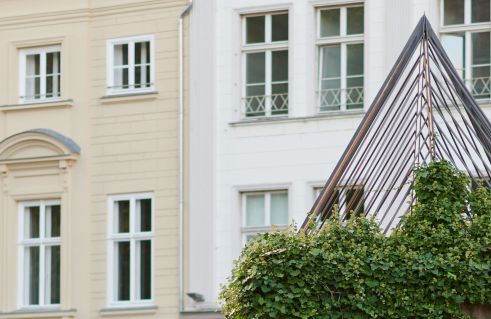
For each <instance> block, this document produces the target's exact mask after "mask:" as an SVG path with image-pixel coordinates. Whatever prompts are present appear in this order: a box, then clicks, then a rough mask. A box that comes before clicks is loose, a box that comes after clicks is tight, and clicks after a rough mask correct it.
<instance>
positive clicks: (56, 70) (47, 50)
mask: <svg viewBox="0 0 491 319" xmlns="http://www.w3.org/2000/svg"><path fill="white" fill-rule="evenodd" d="M19 60H20V68H19V69H20V76H19V79H20V83H19V94H20V102H19V103H37V102H44V101H52V100H59V99H60V98H61V46H59V45H54V46H49V47H42V48H33V49H23V50H20V59H19Z"/></svg>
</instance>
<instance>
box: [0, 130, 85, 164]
mask: <svg viewBox="0 0 491 319" xmlns="http://www.w3.org/2000/svg"><path fill="white" fill-rule="evenodd" d="M79 154H80V147H79V146H78V145H77V144H76V143H75V142H74V141H73V140H72V139H70V138H68V137H66V136H63V135H61V134H60V133H57V132H55V131H52V130H49V129H34V130H29V131H25V132H22V133H18V134H14V135H12V136H9V137H7V138H6V139H4V140H3V141H1V142H0V162H2V163H4V164H9V163H16V162H39V161H52V160H76V159H77V158H78V156H79Z"/></svg>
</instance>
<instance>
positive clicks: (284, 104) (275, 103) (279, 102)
mask: <svg viewBox="0 0 491 319" xmlns="http://www.w3.org/2000/svg"><path fill="white" fill-rule="evenodd" d="M243 100H244V117H247V118H249V117H268V116H285V115H288V93H282V94H272V95H254V96H246V97H245V98H244V99H243Z"/></svg>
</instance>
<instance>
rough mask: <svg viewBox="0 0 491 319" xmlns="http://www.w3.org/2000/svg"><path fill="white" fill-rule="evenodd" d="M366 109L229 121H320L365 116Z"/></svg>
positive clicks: (231, 124)
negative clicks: (304, 115)
mask: <svg viewBox="0 0 491 319" xmlns="http://www.w3.org/2000/svg"><path fill="white" fill-rule="evenodd" d="M365 113H366V112H365V111H363V110H362V111H343V112H332V113H324V114H319V115H315V116H306V117H272V118H261V119H251V120H248V119H247V120H242V121H240V122H232V123H228V125H230V126H248V125H261V124H272V123H283V122H306V121H318V120H325V119H329V118H333V117H337V118H339V117H354V116H360V115H361V116H363V115H365Z"/></svg>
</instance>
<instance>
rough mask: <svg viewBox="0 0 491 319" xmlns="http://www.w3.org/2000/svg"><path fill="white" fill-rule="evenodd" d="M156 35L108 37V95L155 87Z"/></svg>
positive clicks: (148, 89)
mask: <svg viewBox="0 0 491 319" xmlns="http://www.w3.org/2000/svg"><path fill="white" fill-rule="evenodd" d="M154 60H155V58H154V36H153V34H150V35H142V36H136V37H128V38H120V39H111V40H107V94H126V93H138V92H147V91H148V92H150V91H153V90H154Z"/></svg>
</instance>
